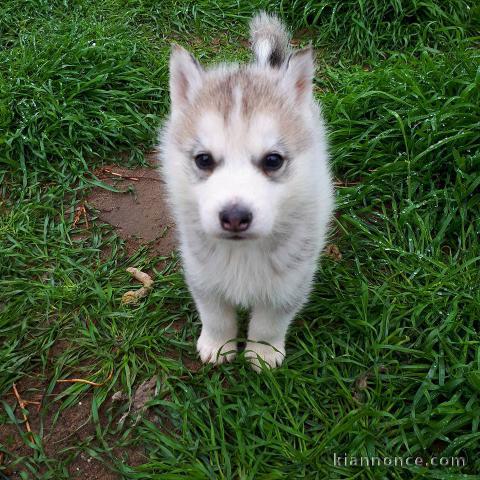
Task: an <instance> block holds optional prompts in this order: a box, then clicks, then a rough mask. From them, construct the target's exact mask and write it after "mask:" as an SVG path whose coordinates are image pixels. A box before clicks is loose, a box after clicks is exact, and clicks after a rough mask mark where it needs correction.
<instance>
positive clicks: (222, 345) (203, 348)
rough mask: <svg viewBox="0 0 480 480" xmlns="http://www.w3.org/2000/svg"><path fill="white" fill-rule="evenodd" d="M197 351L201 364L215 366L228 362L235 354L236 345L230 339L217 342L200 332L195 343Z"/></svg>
mask: <svg viewBox="0 0 480 480" xmlns="http://www.w3.org/2000/svg"><path fill="white" fill-rule="evenodd" d="M197 351H198V354H199V355H200V359H201V360H202V362H203V363H214V364H216V365H218V364H220V363H224V362H230V361H231V360H233V359H234V358H235V355H236V353H237V344H236V343H235V342H232V341H231V339H230V338H226V339H224V340H218V339H216V338H212V337H210V336H209V335H207V334H205V333H203V332H202V334H201V335H200V337H199V339H198V341H197Z"/></svg>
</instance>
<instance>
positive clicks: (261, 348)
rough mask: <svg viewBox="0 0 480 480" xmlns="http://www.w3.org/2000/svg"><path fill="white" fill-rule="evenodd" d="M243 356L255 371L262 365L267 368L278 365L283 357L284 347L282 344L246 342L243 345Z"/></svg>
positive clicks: (258, 370) (259, 369)
mask: <svg viewBox="0 0 480 480" xmlns="http://www.w3.org/2000/svg"><path fill="white" fill-rule="evenodd" d="M245 358H246V359H247V360H248V361H249V362H250V365H251V366H252V368H253V369H254V370H255V371H256V372H260V371H261V369H262V367H263V366H266V367H268V368H275V367H279V366H280V365H281V364H282V362H283V359H284V358H285V347H284V346H283V345H282V344H280V343H279V344H277V345H275V344H272V345H270V344H267V343H259V342H248V343H247V345H246V346H245Z"/></svg>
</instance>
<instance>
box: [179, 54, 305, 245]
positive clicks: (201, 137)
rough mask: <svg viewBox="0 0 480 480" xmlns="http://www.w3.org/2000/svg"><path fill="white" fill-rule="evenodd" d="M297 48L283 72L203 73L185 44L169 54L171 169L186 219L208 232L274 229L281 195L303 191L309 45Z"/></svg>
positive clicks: (282, 210) (241, 234) (253, 235)
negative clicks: (178, 182)
mask: <svg viewBox="0 0 480 480" xmlns="http://www.w3.org/2000/svg"><path fill="white" fill-rule="evenodd" d="M299 53H300V54H301V55H298V54H297V55H298V57H299V58H296V59H295V58H294V59H293V61H292V60H291V61H290V66H286V67H285V68H284V69H282V70H279V69H272V68H269V67H268V68H262V69H261V70H260V69H259V68H258V67H255V66H251V67H247V68H245V69H238V68H233V69H230V70H226V69H217V70H212V71H207V72H206V71H204V70H203V69H202V68H201V67H200V65H199V64H198V62H196V60H195V59H194V58H193V57H191V56H190V55H189V54H188V52H186V51H185V50H183V49H179V48H178V47H177V48H176V49H175V50H174V52H173V54H172V59H171V78H170V88H171V95H172V118H171V122H172V123H171V135H172V138H171V140H172V142H173V145H174V149H175V155H174V156H175V161H176V162H177V163H178V165H176V166H175V175H178V176H181V179H182V180H181V183H182V190H183V192H184V193H183V196H182V198H183V199H184V200H185V205H184V208H188V209H190V212H189V214H188V218H190V219H193V222H196V223H197V225H195V227H196V229H197V230H201V231H202V232H203V233H205V234H206V235H208V236H210V237H214V238H218V239H225V240H230V241H233V240H248V239H250V240H253V239H259V238H262V237H267V236H269V235H271V234H273V233H275V232H277V233H279V232H281V231H282V226H284V225H285V218H284V217H285V215H287V211H286V210H287V204H288V201H289V200H291V199H292V197H294V196H295V195H302V191H301V182H300V181H299V178H300V177H301V176H302V172H303V173H304V172H305V169H307V170H308V165H309V158H308V157H309V156H311V155H312V148H311V147H312V139H311V136H312V134H311V130H310V128H309V127H308V104H309V102H310V100H311V98H310V95H311V76H312V71H313V60H312V55H311V52H310V51H309V50H308V51H302V52H299ZM302 109H303V110H302ZM299 190H300V191H299ZM299 214H301V212H299Z"/></svg>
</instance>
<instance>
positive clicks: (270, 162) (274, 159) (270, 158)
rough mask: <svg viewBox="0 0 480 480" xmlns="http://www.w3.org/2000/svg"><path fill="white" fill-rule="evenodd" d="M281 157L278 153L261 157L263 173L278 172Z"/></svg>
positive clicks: (280, 165)
mask: <svg viewBox="0 0 480 480" xmlns="http://www.w3.org/2000/svg"><path fill="white" fill-rule="evenodd" d="M283 162H284V160H283V157H282V156H281V155H280V154H279V153H269V154H267V155H265V156H264V157H263V160H262V165H261V166H262V169H263V171H264V172H266V173H269V172H275V171H276V170H280V168H281V167H282V165H283Z"/></svg>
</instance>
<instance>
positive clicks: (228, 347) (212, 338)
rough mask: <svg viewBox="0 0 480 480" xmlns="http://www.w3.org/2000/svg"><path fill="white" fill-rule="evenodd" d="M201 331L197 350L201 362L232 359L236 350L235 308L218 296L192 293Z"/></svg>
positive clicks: (220, 361) (217, 361)
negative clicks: (200, 322) (198, 314)
mask: <svg viewBox="0 0 480 480" xmlns="http://www.w3.org/2000/svg"><path fill="white" fill-rule="evenodd" d="M194 297H195V302H196V304H197V309H198V312H199V313H200V320H201V321H202V333H201V334H200V337H199V339H198V341H197V350H198V353H199V354H200V358H201V359H202V362H203V363H206V362H210V363H223V362H228V361H230V360H232V359H233V358H234V357H235V354H236V351H237V343H236V342H235V341H234V340H233V341H232V339H235V337H236V336H237V320H236V317H235V308H234V307H233V306H232V305H230V304H228V303H227V302H225V301H224V300H223V299H221V298H219V297H215V296H213V297H208V298H206V297H204V296H198V295H194Z"/></svg>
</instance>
